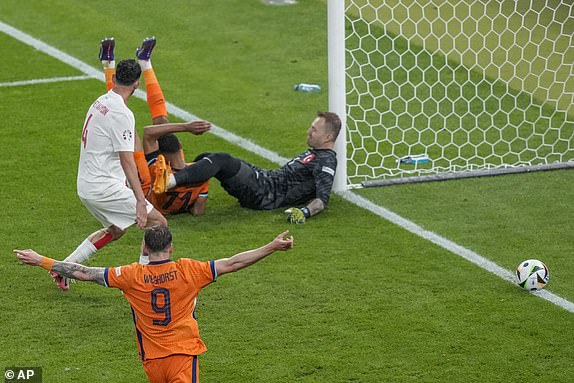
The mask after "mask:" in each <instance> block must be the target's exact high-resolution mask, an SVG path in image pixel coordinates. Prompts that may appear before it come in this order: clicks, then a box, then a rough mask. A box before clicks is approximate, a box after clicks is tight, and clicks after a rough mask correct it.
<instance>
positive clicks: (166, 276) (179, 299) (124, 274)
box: [14, 226, 293, 383]
mask: <svg viewBox="0 0 574 383" xmlns="http://www.w3.org/2000/svg"><path fill="white" fill-rule="evenodd" d="M288 233H289V232H288V231H285V232H283V233H281V234H279V235H278V236H277V237H276V238H275V239H274V240H273V241H271V242H269V243H268V244H266V245H264V246H262V247H260V248H258V249H254V250H248V251H244V252H242V253H239V254H236V255H234V256H232V257H230V258H222V259H218V260H215V261H208V262H199V261H196V260H193V259H189V258H180V259H178V260H177V261H172V260H171V259H170V256H171V252H172V236H171V232H170V231H169V229H168V228H167V227H166V226H153V227H151V228H148V229H146V230H145V234H144V239H143V242H142V253H143V254H146V255H148V256H149V261H150V262H149V264H147V265H142V264H139V263H132V264H130V265H126V266H119V267H114V268H104V267H87V266H83V265H80V264H76V263H69V262H61V261H55V260H54V259H51V258H47V257H43V256H41V255H39V254H38V253H36V252H35V251H33V250H14V252H15V253H16V257H17V258H18V259H19V260H21V261H22V262H24V263H27V264H29V265H34V266H41V267H43V268H45V269H47V270H50V271H53V272H56V273H58V274H60V275H63V276H65V277H67V278H73V279H78V280H82V281H92V282H96V283H98V284H100V285H103V286H107V287H113V288H118V289H120V290H122V291H123V295H124V297H125V298H126V299H127V300H128V301H129V303H130V305H131V307H132V311H133V313H134V321H135V326H136V339H137V343H138V348H139V354H140V357H141V359H142V362H143V366H144V370H145V372H146V374H147V377H148V379H149V381H150V382H152V383H155V382H193V383H196V382H199V365H198V361H197V356H198V355H200V354H201V353H203V352H205V350H206V347H205V344H204V343H203V342H202V340H201V338H200V337H199V328H198V326H197V321H196V319H195V313H194V310H195V307H196V304H197V295H198V293H199V291H200V290H201V289H202V288H203V287H205V286H207V285H208V284H210V283H211V282H213V281H215V280H216V279H217V278H218V277H220V276H222V275H223V274H227V273H231V272H234V271H238V270H241V269H243V268H245V267H247V266H250V265H252V264H254V263H255V262H257V261H259V260H261V259H263V258H265V257H267V256H268V255H270V254H272V253H274V252H275V251H286V250H289V249H291V248H292V247H293V238H292V237H288Z"/></svg>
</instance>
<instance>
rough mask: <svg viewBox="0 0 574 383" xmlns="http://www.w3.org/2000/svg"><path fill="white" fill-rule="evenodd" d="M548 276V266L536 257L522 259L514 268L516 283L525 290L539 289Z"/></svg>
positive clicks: (542, 286)
mask: <svg viewBox="0 0 574 383" xmlns="http://www.w3.org/2000/svg"><path fill="white" fill-rule="evenodd" d="M549 278H550V273H549V272H548V267H546V265H545V264H544V263H543V262H541V261H539V260H537V259H528V260H526V261H523V262H521V263H520V264H519V265H518V267H517V268H516V283H518V286H520V287H522V288H523V289H525V290H541V289H543V288H544V286H546V284H547V283H548V279H549Z"/></svg>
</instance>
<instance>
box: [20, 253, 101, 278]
mask: <svg viewBox="0 0 574 383" xmlns="http://www.w3.org/2000/svg"><path fill="white" fill-rule="evenodd" d="M14 253H16V258H18V259H19V260H20V261H22V262H23V263H25V264H28V265H32V266H40V267H42V268H44V269H46V270H48V271H53V272H56V273H58V274H59V275H62V276H64V277H67V278H72V279H77V280H80V281H90V282H95V283H97V284H99V285H102V286H105V285H106V284H105V281H104V271H105V268H104V267H87V266H84V265H80V264H78V263H72V262H61V261H56V260H54V259H52V258H48V257H44V256H42V255H40V254H38V253H36V252H35V251H34V250H14Z"/></svg>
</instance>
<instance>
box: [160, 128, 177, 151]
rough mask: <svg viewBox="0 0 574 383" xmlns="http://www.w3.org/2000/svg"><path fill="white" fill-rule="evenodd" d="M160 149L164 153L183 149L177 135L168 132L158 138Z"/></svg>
mask: <svg viewBox="0 0 574 383" xmlns="http://www.w3.org/2000/svg"><path fill="white" fill-rule="evenodd" d="M157 143H158V145H159V151H160V152H162V153H168V154H172V153H177V152H179V150H180V149H181V143H180V142H179V139H178V138H177V136H176V135H175V134H173V133H168V134H166V135H164V136H161V137H160V138H158V139H157Z"/></svg>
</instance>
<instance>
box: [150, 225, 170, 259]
mask: <svg viewBox="0 0 574 383" xmlns="http://www.w3.org/2000/svg"><path fill="white" fill-rule="evenodd" d="M144 243H145V245H146V247H147V248H148V249H149V250H150V251H151V252H152V253H157V252H160V251H166V250H167V249H168V248H169V246H170V245H171V231H169V228H168V227H167V226H164V225H154V226H152V227H149V228H147V229H146V230H145V233H144Z"/></svg>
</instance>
